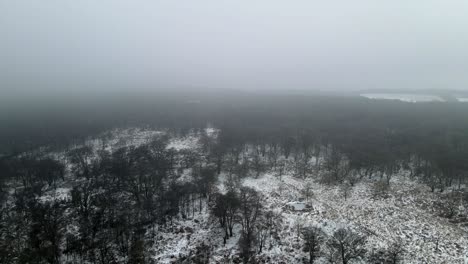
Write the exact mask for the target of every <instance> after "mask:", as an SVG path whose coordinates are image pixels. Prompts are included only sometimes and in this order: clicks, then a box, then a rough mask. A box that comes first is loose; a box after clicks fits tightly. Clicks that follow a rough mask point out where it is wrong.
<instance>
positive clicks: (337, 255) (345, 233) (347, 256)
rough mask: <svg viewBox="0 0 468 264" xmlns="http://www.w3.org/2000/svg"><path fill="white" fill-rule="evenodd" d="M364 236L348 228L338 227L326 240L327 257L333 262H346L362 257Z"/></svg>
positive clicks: (346, 263) (363, 253)
mask: <svg viewBox="0 0 468 264" xmlns="http://www.w3.org/2000/svg"><path fill="white" fill-rule="evenodd" d="M365 244H366V237H364V236H361V235H359V234H356V233H354V232H353V231H351V230H350V229H346V228H340V229H338V230H336V231H335V233H333V236H332V237H331V238H330V239H329V240H328V242H327V246H328V248H329V258H330V260H333V261H335V262H341V263H343V264H348V263H350V262H351V261H353V260H358V259H360V258H362V257H364V255H365V253H366V250H365V248H364V246H365Z"/></svg>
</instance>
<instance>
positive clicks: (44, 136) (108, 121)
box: [0, 90, 468, 155]
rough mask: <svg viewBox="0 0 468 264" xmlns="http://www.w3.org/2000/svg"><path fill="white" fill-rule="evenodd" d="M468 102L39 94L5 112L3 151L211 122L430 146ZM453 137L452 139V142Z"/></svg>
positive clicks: (275, 132)
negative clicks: (48, 97) (128, 129)
mask: <svg viewBox="0 0 468 264" xmlns="http://www.w3.org/2000/svg"><path fill="white" fill-rule="evenodd" d="M467 114H468V105H466V104H462V103H437V102H432V103H405V102H400V101H393V100H388V101H387V100H369V99H366V98H362V97H357V96H331V95H324V94H318V93H317V94H307V95H301V94H287V93H283V94H281V93H278V94H274V93H267V92H257V93H254V92H238V91H230V90H223V91H217V92H214V91H211V90H206V91H202V90H190V91H181V90H178V91H173V92H170V91H166V92H159V93H147V94H143V93H140V94H133V95H132V94H130V93H128V94H121V95H109V96H95V97H84V96H82V97H80V96H77V97H75V98H72V97H69V98H65V99H62V100H49V101H47V100H42V101H41V100H36V102H34V103H30V104H17V105H16V106H10V107H8V108H7V107H6V106H5V105H4V106H3V109H2V111H1V113H0V118H1V120H0V121H1V123H0V126H1V127H0V153H3V155H10V154H17V153H20V152H22V151H27V150H31V149H34V148H37V147H40V146H48V147H59V148H60V147H65V146H67V145H69V144H73V143H77V142H80V141H81V140H83V139H85V138H86V137H89V136H93V135H95V134H97V133H100V132H104V131H106V130H109V129H113V128H125V127H135V126H140V127H152V128H161V129H163V128H164V129H171V130H174V131H181V130H183V131H187V130H190V129H196V128H203V127H206V126H207V124H210V125H213V126H215V127H217V128H221V129H223V128H225V129H226V130H230V131H236V133H238V134H239V139H238V140H248V139H254V138H255V137H261V138H268V137H280V136H281V135H283V136H284V135H287V136H292V137H294V136H297V135H298V134H300V133H301V131H304V130H307V131H313V133H314V134H316V135H317V136H318V137H321V138H324V137H330V138H331V137H333V138H334V140H338V139H339V140H340V141H356V140H374V139H376V138H384V137H386V136H387V135H389V134H390V135H399V136H400V137H401V138H402V140H405V141H407V142H409V143H411V144H416V142H420V141H422V140H427V141H426V142H421V144H427V145H429V146H432V145H435V144H442V145H444V144H446V143H447V142H451V141H453V140H455V139H454V138H453V137H455V136H456V137H457V138H463V139H464V140H465V141H464V142H465V143H466V138H467V137H468V122H467V118H466V117H467ZM447 144H448V143H447Z"/></svg>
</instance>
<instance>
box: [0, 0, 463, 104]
mask: <svg viewBox="0 0 468 264" xmlns="http://www.w3.org/2000/svg"><path fill="white" fill-rule="evenodd" d="M467 14H468V1H464V0H460V1H455V0H454V1H450V0H449V1H432V0H424V1H423V0H420V1H419V0H417V1H407V0H393V1H375V0H355V1H313V0H307V1H299V0H296V1H284V0H281V1H279V0H278V1H275V0H252V1H224V0H213V1H206V0H197V1H195V0H193V1H192V0H190V1H173V0H167V1H155V0H153V1H150V0H148V1H130V0H128V1H120V0H79V1H77V0H41V1H39V0H31V1H24V0H0V36H1V37H0V38H1V41H0V93H1V96H7V95H8V94H14V93H25V94H34V91H36V92H41V91H42V90H47V89H59V90H62V91H66V92H76V91H83V90H95V89H98V90H100V91H109V92H113V91H114V89H130V88H132V89H136V88H141V89H143V88H142V87H144V89H158V88H161V87H175V86H180V87H193V88H194V89H196V88H197V87H208V88H213V89H218V88H229V89H246V90H258V89H276V90H278V89H284V90H287V89H293V90H302V89H317V90H330V89H333V90H340V89H383V88H387V89H388V88H394V89H465V90H466V89H468V74H467V72H468V15H467ZM52 87H53V88H52Z"/></svg>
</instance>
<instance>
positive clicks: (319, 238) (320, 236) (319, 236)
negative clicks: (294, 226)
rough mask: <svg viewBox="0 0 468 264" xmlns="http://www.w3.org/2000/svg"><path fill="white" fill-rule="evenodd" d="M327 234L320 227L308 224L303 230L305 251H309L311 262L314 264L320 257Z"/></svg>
mask: <svg viewBox="0 0 468 264" xmlns="http://www.w3.org/2000/svg"><path fill="white" fill-rule="evenodd" d="M325 236H326V235H325V233H324V232H323V231H322V229H320V228H319V227H312V226H308V227H305V228H304V229H303V230H302V237H303V239H304V242H305V244H304V251H305V252H307V253H309V263H310V264H313V263H314V262H315V260H316V259H317V258H318V257H320V254H321V247H322V244H323V243H324V241H325Z"/></svg>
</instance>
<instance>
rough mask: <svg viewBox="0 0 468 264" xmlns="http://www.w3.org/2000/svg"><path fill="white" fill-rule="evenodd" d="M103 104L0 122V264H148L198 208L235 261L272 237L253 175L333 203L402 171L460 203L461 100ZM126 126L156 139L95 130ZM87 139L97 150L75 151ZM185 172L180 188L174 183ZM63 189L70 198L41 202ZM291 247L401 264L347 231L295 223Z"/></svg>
mask: <svg viewBox="0 0 468 264" xmlns="http://www.w3.org/2000/svg"><path fill="white" fill-rule="evenodd" d="M195 99H196V100H195ZM124 105H125V104H124ZM128 105H130V103H128ZM106 107H108V108H105V107H104V106H101V107H98V106H90V109H81V110H82V111H81V110H80V111H75V110H73V111H71V110H70V111H71V112H67V111H60V112H57V111H52V110H51V109H43V110H42V111H38V112H37V113H36V114H37V115H38V116H34V117H31V116H28V115H26V114H24V115H23V116H22V117H21V118H17V119H15V122H13V121H12V120H8V118H7V117H3V119H4V120H5V121H4V122H3V124H2V127H3V128H5V129H3V128H2V129H1V131H2V132H1V133H2V134H1V149H2V152H3V156H2V157H1V159H0V177H1V178H0V202H1V216H0V263H102V264H105V263H157V260H154V259H153V258H151V252H150V249H151V248H152V247H153V245H152V243H154V241H155V240H158V237H159V235H160V234H159V233H160V232H161V230H163V229H164V230H168V229H171V228H173V226H174V225H173V223H174V221H175V220H177V219H187V218H191V217H193V216H194V215H195V214H198V213H200V212H201V211H202V210H203V209H204V208H208V209H209V211H210V214H211V217H212V219H213V221H215V222H216V226H217V227H218V228H220V230H222V232H220V239H221V241H223V243H224V244H226V241H227V240H228V239H229V238H230V237H232V236H233V229H235V227H239V230H240V232H241V236H240V240H239V242H238V249H239V254H238V259H237V260H236V261H238V262H243V263H255V262H257V261H260V260H259V259H257V258H256V256H258V255H259V254H261V253H262V251H263V250H264V249H265V247H266V246H267V243H266V240H267V239H271V237H274V236H275V235H274V234H275V223H276V222H275V218H277V216H276V215H275V212H273V211H271V210H268V209H267V208H264V206H263V203H262V201H263V200H264V198H265V197H263V196H262V194H260V193H258V192H257V191H255V190H254V189H252V188H249V187H245V186H242V185H241V184H240V181H241V180H242V179H243V178H245V177H246V176H248V175H249V176H251V177H254V178H255V177H260V176H261V174H262V173H264V172H266V171H270V172H274V173H275V175H277V177H282V175H283V174H284V173H285V171H293V173H294V176H295V177H297V178H301V179H306V178H308V177H312V175H319V178H318V179H317V181H318V182H319V183H320V184H324V185H330V186H340V190H341V191H342V193H343V199H346V197H347V193H348V191H349V190H350V189H352V188H353V186H355V185H356V184H357V183H358V182H360V181H362V180H363V179H375V186H374V189H373V192H374V193H373V195H375V198H376V199H385V197H386V192H387V190H388V189H389V188H390V185H391V179H392V177H394V176H395V175H396V174H397V173H398V172H399V171H401V170H405V171H409V172H410V176H409V177H410V178H411V179H413V180H416V181H419V182H421V183H424V184H425V185H427V186H428V187H429V190H430V191H431V192H440V193H447V195H446V196H444V197H445V200H442V201H441V203H442V205H441V206H440V207H441V209H440V210H441V215H442V216H443V217H445V218H449V219H450V218H454V217H456V216H457V215H458V210H459V209H458V203H456V201H459V200H462V201H463V204H464V205H465V203H468V192H465V189H464V186H465V184H466V180H467V177H468V105H467V104H462V103H436V102H434V103H403V102H398V101H379V100H368V99H363V98H357V97H328V96H310V97H309V96H301V97H299V96H279V95H278V96H263V95H243V96H240V95H236V96H207V98H192V97H177V96H173V97H169V98H164V100H163V99H161V98H160V99H154V101H152V100H149V99H146V101H144V102H142V103H141V104H139V106H138V107H135V108H131V107H126V106H123V107H122V108H121V109H119V110H115V109H116V105H114V104H111V105H107V106H106ZM114 110H115V111H114ZM93 111H100V112H99V113H98V114H90V113H92V112H93ZM52 112H53V113H54V114H53V115H52V116H50V115H48V114H51V113H52ZM25 113H26V112H25ZM28 118H34V120H35V122H34V123H33V122H29V121H28V120H29V119H28ZM207 124H210V125H211V126H213V127H214V128H216V133H215V135H211V134H209V133H207V132H206V130H205V129H204V128H205V127H206V126H207ZM132 126H144V127H151V128H154V129H158V130H161V131H164V133H162V134H160V135H157V136H154V137H153V138H152V139H151V140H150V141H149V142H146V143H145V144H141V145H139V146H121V147H118V148H107V147H106V142H108V141H109V138H108V133H106V131H109V130H110V129H113V128H116V127H132ZM188 134H193V135H197V137H199V142H200V145H201V150H200V151H194V150H175V149H172V148H168V147H167V146H168V143H169V141H170V139H171V138H172V137H182V136H185V135H188ZM91 137H94V138H97V140H98V141H99V142H100V144H101V145H102V147H99V146H98V147H91V146H89V145H87V144H85V142H86V140H87V139H89V138H91ZM317 172H320V173H318V174H317ZM187 173H188V174H189V177H188V179H189V180H184V181H181V180H180V178H181V177H183V176H184V175H186V174H187ZM219 175H223V177H226V180H225V182H226V186H225V187H226V188H225V190H223V191H220V190H218V189H217V188H215V186H216V184H217V182H218V180H219V179H218V178H219ZM64 184H66V185H67V186H68V187H70V188H71V192H70V197H69V199H43V196H44V193H45V192H46V191H48V190H50V189H54V188H57V186H63V185H64ZM449 188H450V190H452V191H451V192H450V193H448V192H447V189H449ZM304 196H305V197H308V195H307V188H306V186H305V187H304ZM173 232H177V230H173ZM298 239H300V241H302V242H303V250H304V252H307V262H309V263H314V261H315V260H316V259H318V258H319V257H322V258H324V259H326V260H327V261H330V263H343V264H346V263H354V262H355V261H357V260H366V261H368V262H369V263H403V262H401V253H402V252H403V250H404V249H403V248H401V245H400V244H398V243H395V245H394V246H392V247H391V248H390V249H386V250H383V251H382V252H378V253H375V252H374V253H372V254H371V253H370V252H368V251H367V250H366V247H365V243H366V237H365V236H364V235H362V234H358V233H356V232H354V231H353V230H350V229H346V228H342V229H338V230H336V231H335V232H334V233H333V235H332V236H327V235H326V234H325V233H324V232H323V231H322V230H320V228H317V227H307V226H300V227H298ZM211 254H212V248H210V247H209V246H207V245H205V244H200V245H198V246H197V247H196V250H194V251H193V252H192V254H191V255H190V256H185V257H183V258H179V259H176V260H175V261H174V262H176V263H208V261H209V260H210V255H211Z"/></svg>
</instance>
